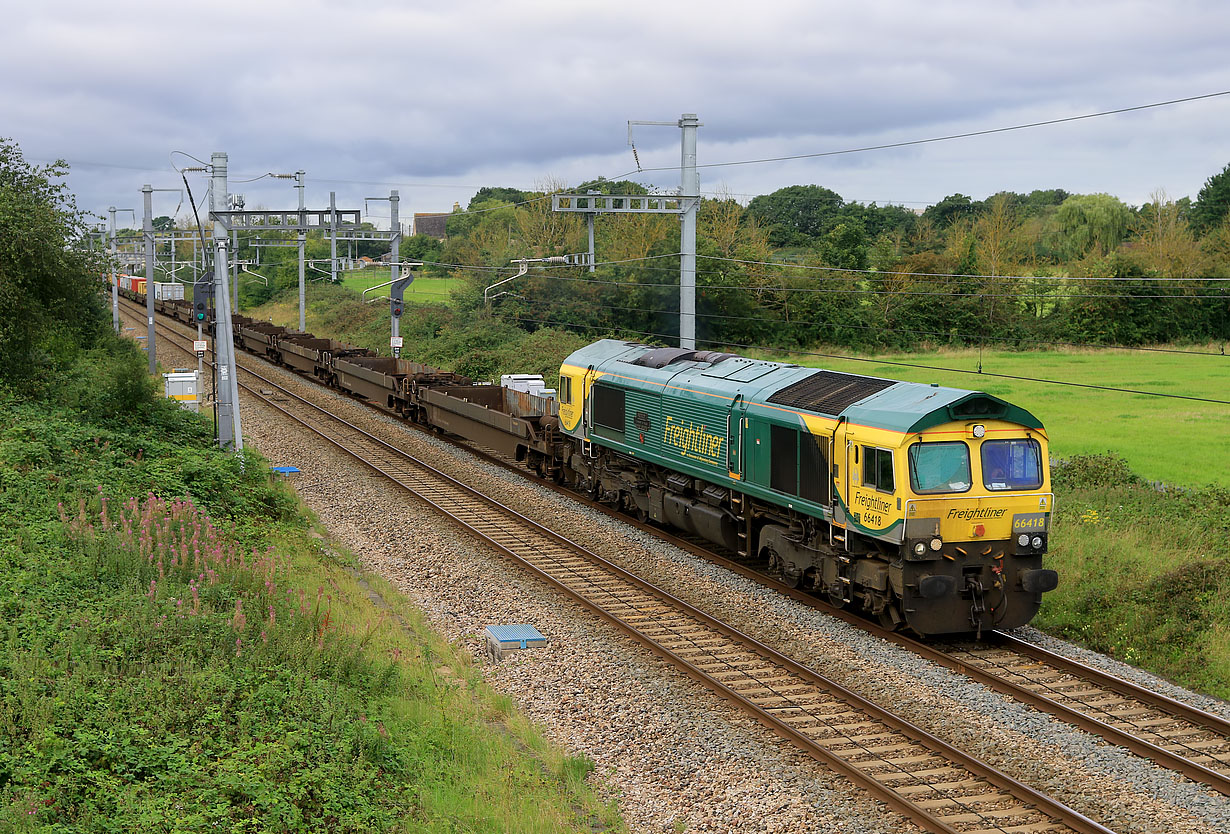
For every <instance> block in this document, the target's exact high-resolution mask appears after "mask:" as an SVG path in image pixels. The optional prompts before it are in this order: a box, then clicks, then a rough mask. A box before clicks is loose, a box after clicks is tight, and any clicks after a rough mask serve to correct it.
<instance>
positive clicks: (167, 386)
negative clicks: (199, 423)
mask: <svg viewBox="0 0 1230 834" xmlns="http://www.w3.org/2000/svg"><path fill="white" fill-rule="evenodd" d="M162 385H163V390H164V392H165V393H166V397H167V399H169V400H178V401H179V404H180V405H182V406H183V407H184V408H186V409H188V410H189V411H197V410H198V409H199V408H200V399H199V397H198V394H199V392H200V385H199V381H198V380H197V375H196V371H190V370H187V369H185V368H176V369H175V371H174V372H172V373H169V374H163V375H162Z"/></svg>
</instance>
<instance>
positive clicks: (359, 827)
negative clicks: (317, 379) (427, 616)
mask: <svg viewBox="0 0 1230 834" xmlns="http://www.w3.org/2000/svg"><path fill="white" fill-rule="evenodd" d="M0 424H2V425H3V426H5V428H4V429H3V431H0V499H2V500H3V501H4V505H5V508H6V510H5V513H4V516H3V522H2V523H0V610H2V617H0V619H2V621H3V622H4V631H3V639H2V640H0V829H2V830H13V831H27V830H28V831H35V830H49V831H55V830H62V831H70V830H71V831H131V830H134V829H138V828H140V829H144V830H149V831H171V830H175V831H194V830H195V831H214V830H228V831H246V830H253V831H255V830H273V831H316V830H321V829H325V828H327V829H330V830H337V831H380V830H407V831H456V830H467V831H493V832H494V831H501V832H503V831H525V832H539V831H572V830H578V831H580V830H585V831H589V830H593V828H594V827H596V828H598V829H599V830H610V829H615V828H618V827H619V823H618V819H617V816H616V815H615V812H614V811H613V810H612V809H610V808H609V807H607V806H605V805H604V804H603V803H602V802H600V801H599V800H597V799H595V797H594V796H593V794H592V792H591V790H590V789H589V788H588V787H587V786H586V784H585V782H584V779H585V776H586V775H587V773H588V772H589V770H590V769H591V766H590V765H589V764H588V763H587V762H586V761H584V760H580V759H571V758H568V757H566V756H563V755H562V754H560V753H558V752H557V751H555V750H554V749H552V748H550V747H549V746H548V745H547V744H546V743H545V742H544V741H543V739H542V738H541V737H540V736H539V735H538V734H537V732H536V731H535V730H533V729H532V728H530V727H529V726H527V725H526V723H525V722H524V721H523V720H521V719H519V718H517V717H516V715H515V713H514V712H513V709H512V706H511V704H510V703H509V702H508V701H507V699H504V698H502V697H500V696H497V695H495V694H493V693H492V692H491V691H490V690H488V689H487V688H486V687H485V686H484V685H483V684H482V682H481V674H480V673H479V671H478V670H477V669H475V668H472V667H471V666H470V663H469V660H468V658H467V657H466V656H464V655H463V654H462V653H460V652H458V651H457V650H456V649H455V648H453V647H451V646H449V645H447V644H445V643H444V642H443V641H441V640H440V639H439V638H437V637H434V636H433V635H432V634H431V633H430V632H429V631H428V630H427V628H426V627H425V625H424V624H423V621H422V618H421V615H420V614H418V613H417V611H416V610H415V609H413V608H412V607H411V606H410V605H409V604H408V603H407V602H406V601H405V600H404V599H403V598H402V597H401V596H400V594H399V593H398V592H397V591H396V590H394V589H393V588H392V587H391V586H389V585H388V584H387V583H384V582H382V581H380V580H379V579H377V578H376V577H374V576H371V575H367V574H363V573H362V572H360V571H359V570H358V568H357V563H355V561H354V560H353V559H350V558H348V557H346V556H344V555H342V554H339V553H338V552H337V551H335V550H334V549H333V548H331V547H329V546H327V545H326V544H324V542H323V541H322V540H320V539H318V538H313V537H310V536H308V535H307V533H308V532H309V524H308V523H307V522H306V520H305V519H304V517H303V515H302V512H301V509H300V507H299V506H298V505H297V503H296V501H295V499H294V497H293V493H292V492H291V491H290V490H289V489H287V488H286V487H284V486H283V485H280V484H276V483H273V482H272V481H271V479H270V475H269V472H268V469H267V467H266V466H265V464H264V462H263V461H262V460H261V459H260V458H259V456H257V455H255V454H252V453H248V454H247V455H245V465H243V466H241V464H240V461H239V459H238V458H237V457H235V456H233V455H224V454H222V453H221V452H219V451H217V450H214V449H212V448H210V446H209V444H210V439H209V436H208V430H207V427H205V426H204V425H203V423H202V421H200V420H199V419H198V418H196V417H193V416H189V415H187V414H181V413H179V412H178V411H176V410H175V407H174V406H170V405H166V404H164V403H158V402H155V403H152V404H151V408H150V409H149V410H148V411H147V412H146V413H145V415H144V419H143V420H142V421H141V422H140V423H138V422H136V421H116V420H113V419H110V418H102V419H93V418H91V417H90V416H88V415H83V414H81V413H80V412H73V411H71V410H69V409H67V408H64V407H55V406H50V405H47V404H45V403H36V402H29V401H26V402H22V401H18V400H15V399H14V398H12V397H8V396H6V397H4V398H3V399H2V400H0ZM373 594H378V595H379V597H378V600H379V603H380V606H379V607H377V606H375V605H373V603H372V600H371V599H370V598H369V597H371V596H372V595H373Z"/></svg>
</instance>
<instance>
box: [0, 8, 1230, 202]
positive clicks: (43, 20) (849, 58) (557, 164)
mask: <svg viewBox="0 0 1230 834" xmlns="http://www.w3.org/2000/svg"><path fill="white" fill-rule="evenodd" d="M347 7H349V8H350V9H352V10H346V8H347ZM1228 34H1230V3H1226V2H1224V0H1193V2H1183V0H1169V2H1123V0H1120V1H1119V2H1099V0H1082V2H1025V1H1024V0H1022V1H1021V2H987V0H982V1H981V2H976V1H975V0H968V1H967V0H952V1H950V2H943V1H942V0H940V1H938V2H937V1H936V0H932V1H931V2H925V3H924V2H906V0H882V2H876V1H875V0H869V1H868V2H862V3H854V2H832V1H831V0H830V2H816V1H815V0H812V1H811V2H807V1H806V0H798V1H797V2H794V1H793V0H792V1H790V2H786V1H784V0H782V1H778V0H760V2H746V1H745V2H729V0H707V2H703V3H701V2H671V0H665V1H663V0H658V2H645V1H644V0H621V1H620V2H618V3H616V2H592V0H591V2H584V1H583V0H568V1H567V2H564V1H563V0H540V1H539V2H498V3H497V2H468V1H467V0H443V1H441V2H435V3H430V4H428V3H417V2H382V0H368V2H366V3H363V4H342V3H337V2H334V3H323V2H312V1H311V0H296V2H285V0H258V1H257V2H232V0H214V2H210V3H192V2H187V3H166V4H162V3H140V2H130V1H126V0H118V1H117V0H113V2H102V3H100V2H54V0H52V1H51V2H42V3H22V4H20V5H16V6H14V7H12V8H10V9H9V10H8V11H6V13H5V23H4V26H3V27H0V77H3V78H4V82H3V84H0V136H2V137H7V138H11V139H15V140H16V141H17V142H18V143H19V144H20V145H21V148H22V150H23V151H24V153H25V154H26V156H27V158H28V159H30V160H33V161H39V162H46V161H51V160H54V159H57V158H62V159H65V160H67V161H68V162H69V163H70V164H71V166H72V173H71V175H70V176H69V179H68V184H69V186H70V188H71V189H72V190H73V191H74V192H75V193H76V194H77V196H78V202H79V205H80V206H81V207H82V208H83V209H86V210H88V211H91V212H98V213H102V212H105V209H106V207H107V206H108V205H116V206H118V207H121V208H136V209H138V210H139V209H140V201H141V195H140V193H139V192H140V188H141V185H142V184H144V183H150V184H152V185H153V186H154V187H155V188H167V187H178V186H179V185H180V179H179V175H178V174H177V173H176V172H175V169H174V168H173V167H172V165H173V164H174V165H177V166H183V165H186V164H194V163H192V162H191V160H189V159H188V157H186V156H182V155H174V156H173V155H172V152H174V151H182V152H184V153H186V154H191V155H192V156H195V157H197V158H200V159H203V160H208V159H209V155H210V153H211V152H213V151H225V152H227V153H228V154H229V158H230V171H231V178H232V180H238V179H248V178H251V177H255V176H259V175H260V174H263V173H266V172H270V171H273V172H292V171H295V170H296V169H299V168H302V169H304V170H306V172H307V183H308V188H307V195H308V196H307V199H308V203H309V206H310V207H324V206H326V205H327V203H328V198H329V191H331V190H332V191H336V192H337V194H338V203H339V206H340V207H343V208H355V207H360V208H361V207H362V200H363V198H364V197H370V196H387V194H388V191H389V189H390V188H397V189H399V190H400V195H401V207H402V214H403V217H406V216H407V215H408V214H409V213H411V212H415V211H447V210H448V209H450V208H451V207H452V205H453V202H454V201H458V202H460V203H461V204H462V206H465V204H466V203H467V202H468V201H469V199H470V197H471V196H472V195H473V194H474V192H475V190H476V189H477V188H478V187H480V186H484V185H509V186H516V187H519V188H525V189H530V188H534V187H535V186H542V185H543V184H544V183H547V182H560V183H564V184H569V185H576V184H579V183H580V182H583V181H584V180H586V179H590V178H594V177H597V176H606V177H616V176H619V175H623V174H627V173H628V172H630V171H635V168H636V164H635V163H634V161H633V154H632V150H631V149H630V148H629V147H628V144H627V138H628V129H627V121H628V120H629V119H634V120H637V119H639V120H663V121H672V122H673V121H674V120H676V119H678V117H679V116H680V114H682V113H696V114H698V116H699V117H700V120H701V122H702V123H703V125H704V126H703V127H702V128H700V131H699V143H698V160H699V162H700V163H701V164H702V165H703V164H706V163H721V162H733V161H742V160H749V159H760V158H765V157H778V156H788V155H796V154H807V153H819V152H826V151H837V150H844V149H849V148H858V147H863V146H867V145H877V144H886V143H892V142H900V141H909V140H916V139H925V138H930V137H934V136H942V135H946V134H954V133H962V132H967V131H974V130H982V129H988V128H997V127H1004V126H1010V125H1016V124H1022V123H1028V122H1034V121H1041V120H1047V119H1056V118H1063V117H1067V116H1076V115H1083V114H1086V113H1094V112H1098V111H1103V110H1111V109H1117V108H1123V107H1132V106H1135V105H1142V104H1149V103H1153V102H1160V101H1165V100H1169V99H1176V98H1185V97H1189V96H1197V95H1203V94H1208V93H1214V92H1220V91H1223V90H1230V61H1228V59H1227V54H1228V53H1227V35H1228ZM634 137H635V142H636V147H637V151H638V153H639V156H640V163H641V165H643V166H644V167H646V168H651V167H659V166H677V165H678V164H679V130H678V129H676V128H674V127H637V128H635V134H634ZM1228 162H1230V96H1224V97H1218V98H1210V99H1205V100H1203V101H1195V102H1190V103H1185V104H1179V105H1174V106H1170V107H1163V108H1157V109H1152V110H1145V111H1140V112H1135V113H1127V114H1121V115H1114V116H1107V117H1103V118H1098V119H1090V120H1085V121H1079V122H1074V123H1068V124H1060V125H1054V126H1048V127H1039V128H1033V129H1030V130H1022V131H1017V132H1011V133H1004V134H998V135H992V136H982V137H975V138H968V139H958V140H954V141H948V142H940V143H935V144H928V145H921V146H913V147H907V148H901V149H893V150H879V151H869V152H865V153H855V154H848V155H839V156H831V157H822V158H818V159H809V160H796V161H786V162H771V163H763V164H750V165H736V166H724V167H715V168H708V169H702V170H701V188H702V190H703V191H704V192H706V193H713V192H721V191H725V192H727V193H730V194H733V195H735V196H737V197H738V198H739V199H741V200H743V201H746V200H747V199H749V198H750V197H752V196H754V195H756V194H765V193H768V192H771V191H773V190H774V189H777V188H780V187H782V186H786V185H792V184H808V183H816V184H819V185H823V186H826V187H829V188H832V189H834V190H835V191H837V192H838V193H840V194H841V195H842V196H843V197H845V198H846V199H848V200H859V201H867V202H869V201H873V200H874V201H877V202H879V203H881V204H882V203H889V202H891V203H901V204H904V205H907V206H910V207H918V208H921V207H924V206H926V205H928V204H931V203H934V202H936V201H938V200H940V199H941V198H943V197H944V196H946V195H948V194H952V193H955V192H960V193H963V194H967V195H969V196H971V197H973V198H974V199H982V198H984V197H986V196H988V195H990V194H992V193H994V192H996V191H1000V190H1005V189H1009V190H1014V191H1030V190H1033V189H1035V188H1064V189H1067V190H1068V191H1071V192H1080V193H1087V192H1109V193H1111V194H1114V195H1116V196H1119V197H1121V198H1122V199H1124V200H1125V201H1127V202H1129V203H1133V204H1139V203H1141V202H1144V201H1146V200H1147V199H1148V198H1149V195H1150V194H1151V193H1152V192H1154V191H1155V190H1157V189H1165V190H1166V191H1167V192H1168V193H1169V194H1170V195H1171V197H1175V198H1177V197H1181V196H1185V195H1188V196H1192V197H1195V195H1196V193H1197V191H1198V190H1199V189H1200V187H1201V185H1202V184H1203V183H1204V181H1205V179H1206V178H1208V177H1209V176H1210V175H1212V174H1214V173H1217V172H1218V171H1220V170H1221V169H1222V168H1223V166H1225V165H1226V164H1227V163H1228ZM632 178H637V177H632ZM638 179H640V181H642V182H644V183H645V184H647V185H652V186H658V187H660V188H663V189H671V188H674V187H677V186H678V183H679V178H678V171H677V169H676V170H674V171H656V172H649V173H645V174H643V175H641V176H640V177H639V178H638ZM190 182H191V183H192V187H193V192H194V194H196V195H198V199H199V196H200V195H201V194H203V192H204V180H203V179H202V177H201V175H195V178H194V179H191V180H190ZM231 190H232V191H233V192H240V193H244V194H245V195H246V196H247V200H248V206H249V207H254V206H258V205H259V206H263V207H267V208H293V207H294V206H295V204H296V203H295V200H296V196H295V192H294V189H293V188H292V187H291V185H290V184H289V183H284V182H271V181H269V180H267V179H266V180H263V181H257V182H251V183H244V184H239V183H235V182H233V183H232V186H231ZM179 200H180V198H179V195H178V194H157V195H155V207H154V210H155V214H171V213H172V212H174V211H175V209H176V208H177V204H178V203H179ZM371 209H372V214H373V215H374V217H373V219H374V220H375V221H376V222H380V218H379V216H380V215H385V216H386V217H387V212H388V209H387V203H384V204H381V203H377V204H373V205H372V206H371ZM180 212H181V214H182V213H186V212H187V207H186V203H185V204H184V206H183V207H182V208H180ZM120 219H121V222H125V216H121V218H120ZM386 222H387V221H386Z"/></svg>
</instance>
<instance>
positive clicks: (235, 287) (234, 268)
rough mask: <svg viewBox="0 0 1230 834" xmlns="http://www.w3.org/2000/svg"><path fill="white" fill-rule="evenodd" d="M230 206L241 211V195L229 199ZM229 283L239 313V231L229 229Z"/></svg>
mask: <svg viewBox="0 0 1230 834" xmlns="http://www.w3.org/2000/svg"><path fill="white" fill-rule="evenodd" d="M231 205H232V206H233V207H234V208H235V209H237V210H239V211H243V207H244V199H243V195H242V194H235V195H232V197H231ZM231 253H232V257H231V281H232V290H231V292H232V293H233V296H232V297H233V298H234V301H235V312H236V313H238V312H239V230H238V229H235V228H232V229H231Z"/></svg>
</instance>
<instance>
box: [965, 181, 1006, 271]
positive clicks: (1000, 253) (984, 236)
mask: <svg viewBox="0 0 1230 834" xmlns="http://www.w3.org/2000/svg"><path fill="white" fill-rule="evenodd" d="M1011 203H1012V200H1011V198H1010V197H1009V195H1008V194H1007V193H1004V192H1001V193H999V194H996V195H995V196H994V197H992V198H991V199H990V200H989V201H988V203H987V208H986V211H985V212H984V213H983V214H982V216H980V217H979V218H978V219H977V220H976V221H974V237H975V239H976V241H977V242H976V243H975V247H976V249H977V252H978V262H979V265H980V268H981V269H982V271H983V272H985V273H986V274H988V275H1003V274H1004V270H1005V268H1006V267H1008V266H1009V265H1010V264H1011V263H1012V262H1013V260H1014V259H1013V257H1012V231H1013V227H1014V225H1015V213H1014V211H1013V209H1012V205H1011Z"/></svg>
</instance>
